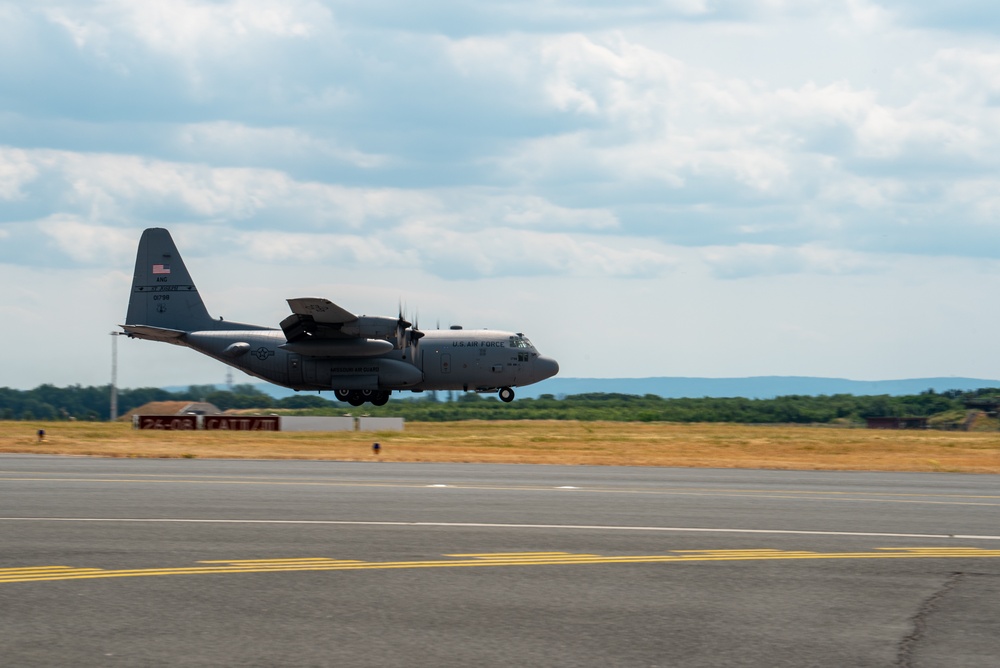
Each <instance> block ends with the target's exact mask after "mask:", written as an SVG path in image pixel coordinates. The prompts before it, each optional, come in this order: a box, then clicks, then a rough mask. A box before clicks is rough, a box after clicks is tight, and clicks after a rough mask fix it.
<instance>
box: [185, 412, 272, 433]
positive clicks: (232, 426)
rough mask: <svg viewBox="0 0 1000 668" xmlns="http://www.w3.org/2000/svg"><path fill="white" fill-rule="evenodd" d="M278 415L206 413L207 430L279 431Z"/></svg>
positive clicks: (205, 426)
mask: <svg viewBox="0 0 1000 668" xmlns="http://www.w3.org/2000/svg"><path fill="white" fill-rule="evenodd" d="M278 420H279V418H278V417H277V416H268V417H259V416H237V415H206V416H205V417H203V418H202V424H203V425H204V427H203V428H204V429H205V431H278V428H279V427H278V424H279V423H278Z"/></svg>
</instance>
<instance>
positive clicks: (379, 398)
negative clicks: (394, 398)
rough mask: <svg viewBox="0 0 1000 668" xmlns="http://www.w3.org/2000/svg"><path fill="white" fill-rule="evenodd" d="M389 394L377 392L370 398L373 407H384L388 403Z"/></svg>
mask: <svg viewBox="0 0 1000 668" xmlns="http://www.w3.org/2000/svg"><path fill="white" fill-rule="evenodd" d="M390 394H391V393H390V392H387V391H385V392H379V393H378V394H376V395H375V397H374V398H372V400H371V402H372V404H373V405H375V406H385V405H386V404H387V403H389V395H390Z"/></svg>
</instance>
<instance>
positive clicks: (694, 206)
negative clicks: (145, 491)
mask: <svg viewBox="0 0 1000 668" xmlns="http://www.w3.org/2000/svg"><path fill="white" fill-rule="evenodd" d="M998 175H1000V5H998V4H997V3H996V2H992V1H988V0H950V1H948V2H943V1H937V2H933V1H926V0H795V1H792V0H659V1H653V0H650V1H647V2H639V1H635V0H589V1H586V2H583V1H579V2H571V1H568V0H567V1H564V0H532V1H530V2H528V1H524V0H494V1H493V2H489V3H471V2H457V1H454V0H452V1H449V0H427V1H425V2H419V3H416V2H412V1H410V0H384V1H382V2H371V1H370V0H368V1H361V0H343V1H329V2H324V1H320V0H215V1H210V0H174V1H169V2H168V1H165V0H144V1H143V2H131V1H129V0H104V1H90V2H88V1H80V0H73V1H69V0H34V1H33V2H30V3H27V2H10V1H6V0H0V281H2V288H0V322H2V325H3V326H2V330H0V331H2V334H0V337H2V338H0V343H2V345H3V349H4V350H5V351H6V354H5V355H4V356H3V362H2V364H0V386H6V387H13V388H21V389H28V388H33V387H36V386H38V385H41V384H44V383H51V384H55V385H58V386H66V385H76V384H80V385H105V384H107V383H109V382H110V378H111V359H112V346H113V345H115V344H117V348H118V383H119V385H120V386H121V387H148V386H168V385H188V384H202V383H222V382H224V381H225V380H226V367H224V366H223V365H221V364H220V363H218V362H215V361H213V360H211V359H208V358H205V357H202V356H200V355H198V354H197V353H195V352H193V351H190V350H186V349H183V348H179V347H175V346H170V345H165V344H160V343H154V342H149V341H135V340H128V339H114V338H113V337H111V336H110V335H109V334H110V333H111V332H112V331H115V330H116V329H117V325H119V324H122V322H123V320H124V317H125V310H126V304H127V300H128V295H129V287H130V283H131V277H132V271H133V267H134V263H135V249H136V244H137V243H138V239H139V236H140V234H141V232H142V230H143V229H145V228H147V227H166V228H167V229H169V230H170V231H171V233H172V234H173V236H174V239H175V241H176V242H177V244H178V246H179V248H180V251H181V253H182V255H183V257H184V259H185V261H186V264H187V266H188V269H189V270H190V272H191V274H192V276H193V278H194V280H195V282H196V283H197V285H198V288H199V290H200V292H201V294H202V296H203V298H204V300H205V302H206V304H207V306H208V309H209V311H210V313H212V315H213V316H223V317H225V319H227V320H237V321H242V322H252V323H257V324H265V325H273V326H277V325H278V323H279V322H280V321H281V319H282V318H284V317H285V316H286V315H287V314H288V312H289V311H288V306H287V304H286V302H285V300H286V299H288V298H294V297H325V298H327V299H330V300H332V301H334V302H335V303H337V304H339V305H341V306H343V307H344V308H346V309H348V310H350V311H353V312H355V313H359V314H367V315H395V314H396V312H397V310H398V308H399V306H400V304H402V305H404V307H405V310H406V313H407V315H408V316H409V317H410V318H411V319H413V318H416V319H417V322H418V324H419V326H420V327H421V328H422V329H432V328H435V327H448V326H451V325H462V326H464V327H466V328H483V327H489V328H495V329H504V330H509V331H517V332H523V333H524V334H526V335H527V336H528V337H529V338H530V339H531V340H532V341H533V342H534V344H535V345H536V346H537V347H538V349H539V350H540V351H541V352H542V353H544V354H546V355H549V356H551V357H554V358H556V359H557V360H558V361H559V363H560V366H561V372H560V375H562V376H568V377H597V378H607V377H649V376H693V377H745V376H763V375H787V376H828V377H837V378H851V379H857V380H885V379H900V378H918V377H931V376H969V377H975V378H1000V356H998V355H996V354H995V351H994V349H995V346H994V344H993V338H994V336H995V335H996V333H997V332H998V330H1000V306H998V304H997V303H995V301H994V300H995V299H996V296H997V295H998V294H1000V188H998ZM234 380H235V381H236V382H248V381H249V380H250V378H249V377H247V376H245V375H243V374H242V373H241V372H236V375H235V378H234Z"/></svg>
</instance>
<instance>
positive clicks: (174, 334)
mask: <svg viewBox="0 0 1000 668" xmlns="http://www.w3.org/2000/svg"><path fill="white" fill-rule="evenodd" d="M119 327H121V328H122V329H124V330H125V333H126V334H128V335H129V336H131V337H133V338H136V339H148V340H150V341H166V342H168V343H177V339H179V338H181V337H182V336H184V335H185V334H187V332H185V331H182V330H180V329H167V328H166V327H153V326H151V325H119Z"/></svg>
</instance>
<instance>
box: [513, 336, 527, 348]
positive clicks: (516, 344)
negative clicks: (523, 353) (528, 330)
mask: <svg viewBox="0 0 1000 668" xmlns="http://www.w3.org/2000/svg"><path fill="white" fill-rule="evenodd" d="M510 347H511V348H530V347H531V341H529V340H528V337H526V336H520V335H518V336H512V337H510Z"/></svg>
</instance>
